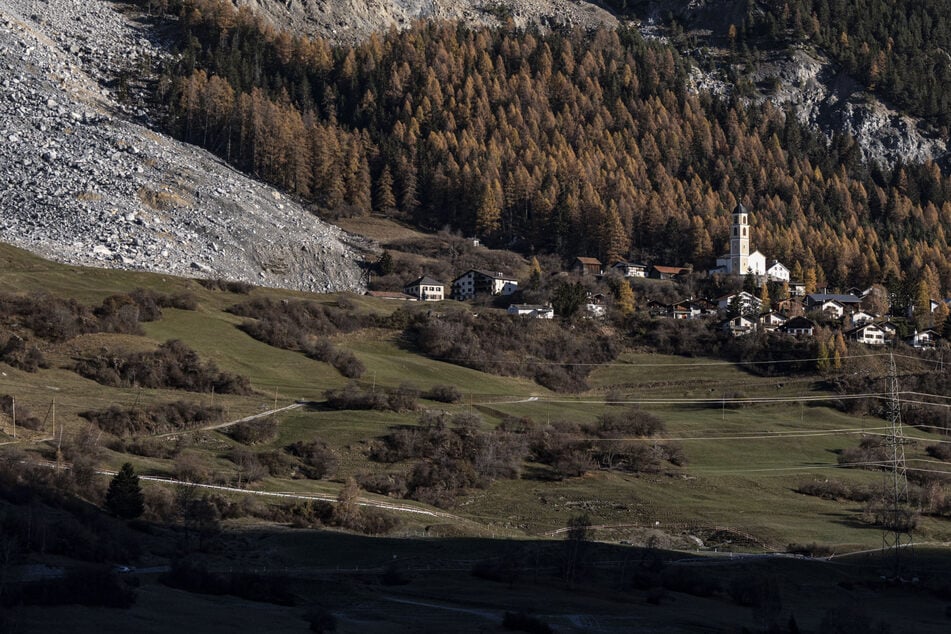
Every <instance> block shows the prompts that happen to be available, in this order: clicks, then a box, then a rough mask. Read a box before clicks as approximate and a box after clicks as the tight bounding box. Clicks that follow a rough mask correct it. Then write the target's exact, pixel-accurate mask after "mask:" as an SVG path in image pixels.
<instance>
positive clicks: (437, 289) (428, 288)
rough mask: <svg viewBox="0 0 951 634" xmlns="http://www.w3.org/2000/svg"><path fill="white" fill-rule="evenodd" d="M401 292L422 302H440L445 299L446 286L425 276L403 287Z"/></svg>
mask: <svg viewBox="0 0 951 634" xmlns="http://www.w3.org/2000/svg"><path fill="white" fill-rule="evenodd" d="M403 292H404V293H406V294H407V295H412V296H413V297H415V298H417V299H419V300H421V301H424V302H441V301H442V300H444V299H446V285H445V284H443V283H442V282H438V281H436V280H434V279H433V278H431V277H429V276H427V275H424V276H422V277H419V278H417V279H415V280H413V281H412V282H410V283H409V284H407V285H406V286H404V287H403Z"/></svg>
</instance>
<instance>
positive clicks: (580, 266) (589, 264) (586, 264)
mask: <svg viewBox="0 0 951 634" xmlns="http://www.w3.org/2000/svg"><path fill="white" fill-rule="evenodd" d="M570 270H571V272H572V273H577V274H578V275H601V273H602V272H603V271H602V268H601V260H599V259H598V258H585V257H580V256H579V257H577V258H575V261H574V262H572V264H571V269H570Z"/></svg>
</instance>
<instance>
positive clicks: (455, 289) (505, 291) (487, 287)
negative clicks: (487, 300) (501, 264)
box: [452, 269, 518, 300]
mask: <svg viewBox="0 0 951 634" xmlns="http://www.w3.org/2000/svg"><path fill="white" fill-rule="evenodd" d="M517 290H518V280H516V279H515V278H514V277H511V276H506V275H503V274H502V273H491V272H488V271H478V270H476V269H469V270H468V271H466V272H465V273H463V274H462V275H460V276H459V277H457V278H456V279H454V280H453V281H452V298H453V299H458V300H466V299H472V298H473V297H475V296H476V295H511V294H512V293H514V292H515V291H517Z"/></svg>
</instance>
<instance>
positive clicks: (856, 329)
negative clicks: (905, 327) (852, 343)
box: [845, 324, 885, 335]
mask: <svg viewBox="0 0 951 634" xmlns="http://www.w3.org/2000/svg"><path fill="white" fill-rule="evenodd" d="M869 328H874V329H875V330H878V331H880V332H885V331H884V330H882V328H881V326H879V325H878V324H862V325H861V326H856V327H855V328H850V329H849V330H846V331H845V334H847V335H852V334H855V333H857V332H858V331H860V330H868V329H869Z"/></svg>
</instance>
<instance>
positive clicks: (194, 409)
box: [79, 401, 222, 437]
mask: <svg viewBox="0 0 951 634" xmlns="http://www.w3.org/2000/svg"><path fill="white" fill-rule="evenodd" d="M79 415H80V416H82V417H83V418H85V419H86V420H88V421H89V422H91V423H93V424H94V425H96V426H97V427H98V428H99V429H101V430H103V431H104V432H107V433H110V434H113V435H115V436H120V437H121V436H134V435H139V434H146V435H155V434H162V433H167V432H174V431H183V430H186V429H193V428H195V427H200V426H202V425H208V424H211V423H214V422H217V421H220V420H221V416H222V409H221V407H219V406H217V405H216V406H208V405H201V404H199V403H190V402H186V401H175V402H173V403H160V404H157V405H147V406H144V407H134V408H123V407H119V406H117V405H112V406H110V407H108V408H106V409H100V410H87V411H85V412H80V413H79Z"/></svg>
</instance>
